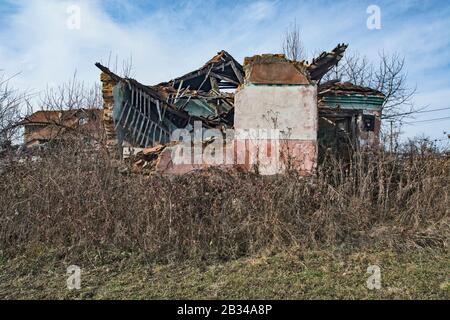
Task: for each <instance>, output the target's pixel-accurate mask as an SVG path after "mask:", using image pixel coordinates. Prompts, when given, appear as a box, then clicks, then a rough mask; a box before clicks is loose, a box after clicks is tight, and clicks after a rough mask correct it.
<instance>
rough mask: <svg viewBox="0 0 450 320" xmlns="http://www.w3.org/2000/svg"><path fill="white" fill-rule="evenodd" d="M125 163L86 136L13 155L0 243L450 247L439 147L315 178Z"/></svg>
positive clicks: (210, 249) (24, 246)
mask: <svg viewBox="0 0 450 320" xmlns="http://www.w3.org/2000/svg"><path fill="white" fill-rule="evenodd" d="M119 169H120V168H118V167H117V166H116V165H115V164H114V163H112V162H111V161H110V160H109V158H108V157H107V155H106V153H103V152H102V151H95V152H94V151H89V150H86V146H85V145H83V144H79V143H77V142H76V141H73V142H68V141H61V142H60V145H55V146H54V148H53V149H48V150H47V151H45V152H44V153H42V154H40V158H39V159H37V160H35V161H26V162H22V163H18V162H16V161H12V160H11V161H10V162H8V163H6V170H4V171H3V172H2V173H1V174H0V179H1V181H2V182H1V184H0V194H1V197H0V208H2V209H1V213H0V250H2V251H3V252H4V253H5V254H10V255H14V254H18V253H20V252H23V251H24V250H31V249H30V248H58V249H61V250H62V252H63V254H69V255H70V254H74V253H80V252H81V253H82V252H87V251H90V252H92V251H99V252H100V251H105V250H106V251H107V250H124V251H127V250H133V251H137V252H141V253H143V254H145V255H148V256H149V257H151V258H154V259H158V260H166V261H167V260H171V261H173V260H180V259H186V258H199V259H229V258H235V257H239V256H244V255H249V254H254V253H258V252H261V251H267V250H269V251H270V250H280V249H283V248H285V247H291V246H302V247H305V248H320V247H324V246H345V247H361V246H386V247H393V248H400V249H401V248H411V247H428V246H440V247H447V245H448V239H449V230H450V228H449V225H448V224H449V188H448V187H449V176H450V160H449V159H448V158H445V157H442V156H440V155H436V154H421V155H419V154H414V155H410V154H401V155H400V154H397V155H393V154H387V153H383V152H381V153H377V154H374V153H372V154H371V153H359V154H356V155H355V156H354V157H353V158H352V159H351V161H350V162H348V163H342V162H340V161H337V160H335V159H333V158H332V157H327V158H326V160H325V164H324V165H323V166H322V167H320V168H319V170H318V173H317V175H316V176H315V177H313V178H304V177H299V176H297V175H295V174H289V175H285V176H279V177H270V178H267V177H261V176H257V175H253V174H243V173H237V172H224V171H219V170H207V171H201V172H196V173H191V174H187V175H184V176H177V177H173V176H172V177H167V176H159V175H153V176H143V175H133V174H128V173H124V170H119Z"/></svg>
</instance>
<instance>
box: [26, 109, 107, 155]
mask: <svg viewBox="0 0 450 320" xmlns="http://www.w3.org/2000/svg"><path fill="white" fill-rule="evenodd" d="M102 115H103V110H101V109H72V110H40V111H37V112H34V113H33V114H31V115H30V116H28V117H26V118H25V119H24V120H22V121H21V122H20V125H22V126H23V127H24V144H25V146H26V147H27V148H31V147H36V146H41V145H44V144H46V143H48V142H50V141H55V140H60V139H64V138H65V137H68V136H69V135H70V134H71V133H73V132H75V130H76V131H77V132H79V133H83V134H84V136H85V137H86V138H88V137H91V138H92V139H100V136H101V133H102V131H103V130H102V129H101V128H102V126H101V121H102Z"/></svg>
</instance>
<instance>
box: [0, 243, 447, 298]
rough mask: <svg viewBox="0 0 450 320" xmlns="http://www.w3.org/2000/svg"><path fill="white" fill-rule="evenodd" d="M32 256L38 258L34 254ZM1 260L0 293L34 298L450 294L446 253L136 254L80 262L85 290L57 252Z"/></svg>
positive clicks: (428, 296)
mask: <svg viewBox="0 0 450 320" xmlns="http://www.w3.org/2000/svg"><path fill="white" fill-rule="evenodd" d="M30 256H32V258H30ZM27 257H28V258H25V257H21V258H15V259H13V260H9V261H8V260H5V259H3V260H0V298H9V299H15V298H19V299H22V298H31V299H105V298H111V299H154V298H159V299H179V298H187V299H233V298H236V299H263V298H266V299H328V298H330V299H376V298H381V299H392V298H398V299H449V298H450V289H449V280H450V272H449V271H450V266H449V261H450V259H449V258H450V256H449V253H448V252H445V251H424V250H423V251H414V252H410V253H401V254H397V253H394V252H391V251H371V252H369V251H363V252H347V253H345V252H342V251H340V250H329V251H303V252H302V251H299V250H291V251H289V252H285V253H279V254H275V255H262V256H259V257H253V258H242V259H239V260H235V261H228V262H220V263H215V264H211V263H209V264H202V263H183V264H180V263H178V264H164V265H160V264H151V263H147V262H145V261H144V260H143V259H141V258H138V257H134V256H133V255H131V256H130V255H126V254H122V255H114V254H110V255H109V256H108V258H104V257H103V258H102V259H100V258H99V256H98V255H91V260H90V261H89V262H84V263H79V265H80V266H81V267H82V270H83V271H82V272H83V274H82V288H81V290H79V291H69V290H68V289H66V287H65V286H66V277H67V276H66V274H65V270H66V267H67V266H68V265H70V264H72V262H70V261H64V260H62V259H60V258H59V257H58V255H57V254H55V253H44V254H42V253H39V254H37V253H34V254H33V255H30V254H28V255H27ZM86 261H88V260H86ZM371 264H377V265H379V266H380V267H381V273H382V274H381V275H382V289H381V290H378V291H370V290H368V289H367V288H366V280H367V278H368V276H369V275H368V274H366V269H367V266H368V265H371Z"/></svg>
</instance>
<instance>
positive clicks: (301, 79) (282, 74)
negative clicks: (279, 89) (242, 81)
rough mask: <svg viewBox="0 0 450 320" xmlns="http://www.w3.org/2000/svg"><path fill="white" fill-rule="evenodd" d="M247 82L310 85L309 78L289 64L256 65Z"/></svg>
mask: <svg viewBox="0 0 450 320" xmlns="http://www.w3.org/2000/svg"><path fill="white" fill-rule="evenodd" d="M247 80H248V81H249V82H251V83H255V84H309V81H308V79H307V77H306V76H305V75H304V74H302V73H301V72H300V71H299V70H298V69H297V68H296V67H295V66H294V65H293V64H292V63H288V62H280V63H264V64H255V65H253V66H252V69H251V72H250V75H249V76H248V79H247Z"/></svg>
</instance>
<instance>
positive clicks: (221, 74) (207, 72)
mask: <svg viewBox="0 0 450 320" xmlns="http://www.w3.org/2000/svg"><path fill="white" fill-rule="evenodd" d="M212 78H215V79H212ZM243 79H244V70H243V68H242V66H241V65H240V64H239V63H238V62H237V61H236V60H235V59H234V58H233V57H232V56H231V55H230V54H229V53H227V52H226V51H221V52H219V53H218V54H217V55H215V56H214V57H213V58H212V59H211V60H209V61H208V62H207V63H206V64H205V65H204V66H203V67H201V68H200V69H197V70H194V71H192V72H189V73H187V74H185V75H184V76H181V77H178V78H176V79H174V80H171V81H169V82H166V83H161V84H160V85H161V86H168V85H170V86H172V87H174V88H177V87H178V86H179V85H180V84H181V83H182V84H181V85H182V87H187V86H188V85H189V86H190V89H191V90H197V91H206V92H208V91H210V90H211V89H215V88H214V87H215V84H216V82H217V84H218V87H219V88H222V85H221V82H222V81H225V82H227V84H226V87H227V88H228V87H230V84H232V88H237V87H238V86H239V84H241V83H243ZM208 80H209V81H208ZM217 80H218V81H217Z"/></svg>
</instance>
